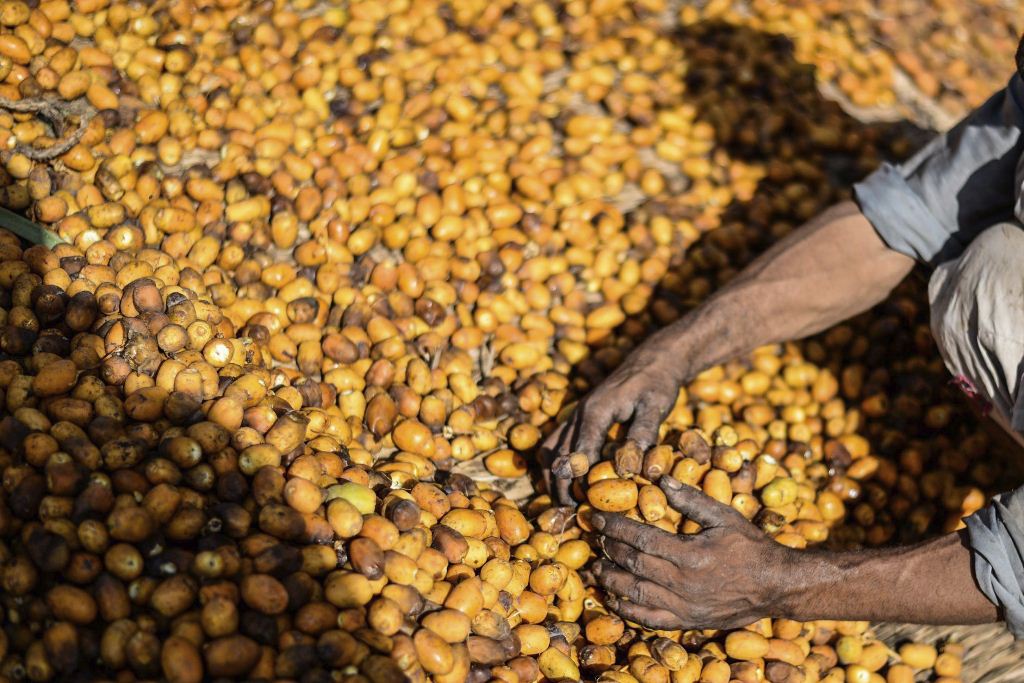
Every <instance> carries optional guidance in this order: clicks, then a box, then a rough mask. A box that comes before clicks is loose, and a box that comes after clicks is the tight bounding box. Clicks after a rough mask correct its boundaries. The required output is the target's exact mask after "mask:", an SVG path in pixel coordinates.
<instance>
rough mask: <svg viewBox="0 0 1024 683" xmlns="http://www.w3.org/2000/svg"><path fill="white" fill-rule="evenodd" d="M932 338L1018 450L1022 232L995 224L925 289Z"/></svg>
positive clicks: (1023, 359) (1022, 420)
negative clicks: (929, 310)
mask: <svg viewBox="0 0 1024 683" xmlns="http://www.w3.org/2000/svg"><path fill="white" fill-rule="evenodd" d="M928 298H929V300H930V302H931V325H932V334H933V336H934V337H935V342H936V344H937V345H938V348H939V352H940V353H941V354H942V358H943V360H944V361H945V363H946V367H947V368H949V371H950V372H951V373H953V376H954V378H957V381H958V382H959V383H960V384H961V385H962V386H964V387H965V389H966V390H967V391H968V393H969V394H970V393H972V392H976V394H977V398H979V399H980V400H982V401H983V402H987V404H989V405H990V408H991V411H990V412H991V415H992V418H993V419H994V420H995V421H996V422H997V423H999V424H1000V425H1001V426H1002V427H1003V428H1004V429H1007V431H1008V432H1010V433H1011V434H1012V435H1013V436H1014V438H1016V439H1017V441H1018V442H1019V443H1021V444H1022V445H1024V436H1022V435H1021V432H1024V401H1022V400H1021V398H1022V397H1021V396H1020V395H1019V394H1021V393H1024V392H1020V391H1019V388H1020V379H1021V370H1022V368H1024V230H1022V229H1021V226H1020V225H1019V224H1016V223H1000V224H998V225H995V226H993V227H991V228H989V229H987V230H985V231H984V232H982V233H981V234H980V235H978V237H977V238H975V239H974V240H973V241H971V243H970V245H969V246H968V247H967V249H966V250H965V251H964V253H963V254H961V255H960V256H959V257H958V258H956V259H953V260H950V261H946V262H945V263H943V264H941V265H939V266H938V267H937V268H936V269H935V272H934V273H933V274H932V278H931V281H930V282H929V284H928Z"/></svg>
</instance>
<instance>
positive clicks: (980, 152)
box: [854, 75, 1024, 265]
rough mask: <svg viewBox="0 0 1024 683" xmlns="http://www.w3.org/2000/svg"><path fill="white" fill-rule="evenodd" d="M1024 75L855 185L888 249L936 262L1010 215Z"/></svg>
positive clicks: (1022, 145) (1022, 123)
mask: <svg viewBox="0 0 1024 683" xmlns="http://www.w3.org/2000/svg"><path fill="white" fill-rule="evenodd" d="M1022 103H1024V82H1022V81H1021V78H1020V76H1019V75H1015V76H1014V77H1013V78H1012V79H1011V80H1010V82H1009V84H1008V85H1007V86H1006V88H1004V89H1003V90H1001V91H999V92H998V93H996V94H995V95H993V96H992V97H991V98H990V99H989V100H988V101H987V102H986V103H985V104H983V105H982V106H981V107H979V108H978V109H976V110H975V111H974V112H973V113H971V114H970V115H969V116H968V117H967V118H965V119H964V120H963V121H961V122H960V123H958V124H957V125H956V126H955V127H953V128H952V129H951V130H950V131H948V132H947V133H944V134H943V135H940V136H938V137H937V138H935V139H934V140H932V141H931V142H930V143H929V144H928V145H926V146H925V147H924V148H922V149H921V150H920V151H919V152H918V153H917V154H915V155H914V156H913V157H912V158H911V159H909V160H908V161H906V162H904V163H902V164H899V165H893V164H885V165H883V166H881V167H880V168H879V169H878V170H877V171H875V172H874V173H872V174H871V175H870V176H868V177H867V178H866V179H865V180H864V181H862V182H860V183H858V184H857V185H855V186H854V198H855V200H856V201H857V203H858V204H859V205H860V209H861V211H862V212H863V213H864V215H865V216H866V217H867V219H868V220H869V221H871V224H872V225H874V227H875V230H877V231H878V234H879V235H880V236H881V237H882V239H883V240H885V242H886V244H887V245H889V247H890V248H891V249H894V250H895V251H898V252H900V253H902V254H906V255H907V256H910V257H911V258H914V259H917V260H919V261H923V262H925V263H929V264H931V265H938V264H939V263H942V262H943V261H946V260H948V259H951V258H955V257H957V256H959V255H960V253H961V252H963V250H964V248H965V247H966V246H967V245H968V244H969V243H970V242H971V240H972V239H974V237H976V236H977V235H978V234H979V233H981V232H982V231H983V230H985V228H988V227H991V226H992V225H994V224H996V223H999V222H1002V221H1006V220H1010V219H1012V218H1013V216H1014V209H1015V202H1016V199H1017V195H1018V192H1017V187H1016V186H1017V180H1016V179H1015V175H1016V170H1017V162H1018V160H1019V159H1020V157H1021V153H1022V152H1024V136H1022V134H1021V133H1022V129H1024V107H1022Z"/></svg>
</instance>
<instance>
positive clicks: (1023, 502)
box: [966, 487, 1024, 638]
mask: <svg viewBox="0 0 1024 683" xmlns="http://www.w3.org/2000/svg"><path fill="white" fill-rule="evenodd" d="M966 524H967V532H968V534H969V536H970V542H971V552H972V554H973V565H974V577H975V579H976V580H977V582H978V587H979V588H980V589H981V592H982V593H984V594H985V596H986V597H987V598H988V599H989V600H991V601H992V602H993V603H995V604H996V605H997V606H998V607H999V608H1000V610H1001V611H1002V613H1003V618H1004V619H1005V620H1006V626H1007V628H1009V630H1010V632H1011V633H1012V634H1013V636H1014V637H1015V638H1024V487H1021V488H1018V489H1014V490H1013V491H1010V492H1009V493H1003V494H1001V495H998V496H996V497H995V498H993V499H992V504H991V505H989V506H988V507H985V508H983V509H981V510H979V511H978V512H976V513H974V514H973V515H971V516H970V517H968V518H967V519H966Z"/></svg>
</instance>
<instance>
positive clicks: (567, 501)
mask: <svg viewBox="0 0 1024 683" xmlns="http://www.w3.org/2000/svg"><path fill="white" fill-rule="evenodd" d="M555 494H556V495H557V496H558V501H559V502H560V503H561V504H562V505H568V506H570V507H576V506H577V505H578V503H577V502H576V499H575V498H573V497H572V479H562V478H561V477H559V478H556V479H555Z"/></svg>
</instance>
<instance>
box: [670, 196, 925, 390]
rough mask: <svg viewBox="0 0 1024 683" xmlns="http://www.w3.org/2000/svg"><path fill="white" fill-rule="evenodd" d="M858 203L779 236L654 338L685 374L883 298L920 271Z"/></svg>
mask: <svg viewBox="0 0 1024 683" xmlns="http://www.w3.org/2000/svg"><path fill="white" fill-rule="evenodd" d="M913 265H914V262H913V260H912V259H910V258H908V257H906V256H904V255H902V254H899V253H897V252H894V251H892V250H890V249H889V248H888V247H887V246H886V245H885V243H884V242H883V241H882V239H881V238H880V237H879V236H878V234H877V233H876V232H875V230H874V228H873V227H872V226H871V224H870V223H869V222H868V220H867V219H866V218H865V217H864V216H863V215H862V214H861V213H860V210H859V209H858V208H857V207H856V205H854V204H853V203H852V202H844V203H842V204H839V205H837V206H835V207H832V208H831V209H829V210H828V211H826V212H825V213H823V214H821V215H820V216H819V217H817V218H815V219H814V220H812V221H810V222H809V223H807V224H806V225H804V226H802V227H801V228H799V229H797V230H795V231H794V232H793V233H791V234H790V235H788V236H786V237H785V238H784V239H782V240H780V241H779V242H778V243H777V244H775V245H774V246H773V247H772V248H771V249H769V250H768V251H767V252H765V253H764V254H762V255H761V256H760V257H758V258H757V259H756V260H755V261H754V262H753V263H751V264H750V266H748V267H747V268H746V269H745V270H744V271H743V272H741V273H740V274H739V275H737V276H736V277H735V278H734V279H733V280H732V281H731V282H730V283H729V284H728V285H726V286H725V287H723V288H722V289H721V290H719V291H718V292H717V293H716V294H715V295H713V296H712V297H711V298H709V299H708V300H707V301H706V302H705V303H704V304H702V305H701V306H699V307H698V308H697V309H695V310H694V311H692V312H691V313H689V314H688V315H686V316H685V317H683V318H682V319H680V320H679V321H677V322H676V323H674V324H673V325H672V326H670V327H669V328H666V329H665V330H662V331H661V332H660V333H659V334H658V335H657V336H656V338H655V340H654V342H653V343H656V344H660V345H662V346H663V347H665V348H666V349H667V350H670V351H671V352H672V353H673V356H674V357H677V358H686V359H687V361H686V367H684V368H681V369H680V371H679V372H680V375H681V377H680V378H681V379H683V380H685V379H689V378H690V377H692V376H693V375H694V374H696V373H698V372H700V371H701V370H703V369H704V368H706V367H709V366H711V365H714V364H717V363H720V362H723V361H725V360H729V359H731V358H734V357H736V356H738V355H740V354H743V353H746V352H748V351H750V350H752V349H754V348H756V347H758V346H761V345H764V344H771V343H775V342H780V341H787V340H790V339H798V338H801V337H805V336H808V335H811V334H814V333H816V332H820V331H821V330H824V329H826V328H828V327H830V326H831V325H834V324H836V323H838V322H841V321H842V320H845V319H847V318H849V317H850V316H853V315H855V314H857V313H860V312H862V311H864V310H867V309H868V308H870V307H871V306H873V305H875V304H876V303H878V302H880V301H881V300H882V299H884V298H885V296H886V295H888V293H889V292H890V291H892V289H893V288H894V287H895V286H896V285H897V284H899V282H900V280H902V279H903V278H904V277H905V276H906V275H907V273H909V272H910V270H911V268H913Z"/></svg>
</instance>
